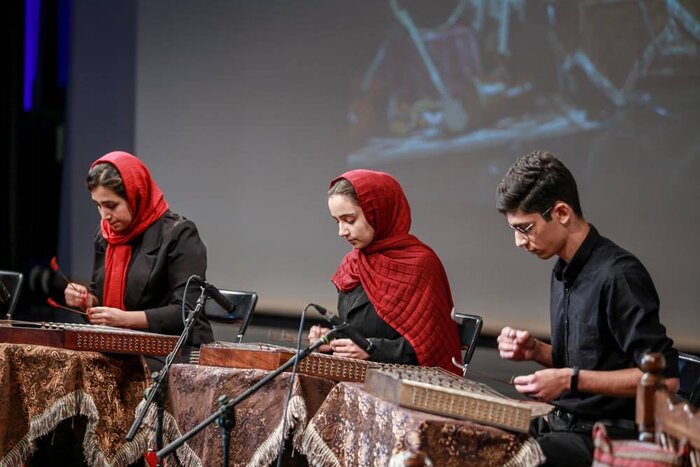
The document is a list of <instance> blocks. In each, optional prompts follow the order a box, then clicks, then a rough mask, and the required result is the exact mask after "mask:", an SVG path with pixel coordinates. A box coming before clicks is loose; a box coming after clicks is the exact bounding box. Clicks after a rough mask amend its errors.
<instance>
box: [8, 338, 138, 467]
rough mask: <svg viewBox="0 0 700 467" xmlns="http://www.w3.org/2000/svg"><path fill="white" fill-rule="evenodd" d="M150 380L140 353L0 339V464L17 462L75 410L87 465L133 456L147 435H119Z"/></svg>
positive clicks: (121, 462)
mask: <svg viewBox="0 0 700 467" xmlns="http://www.w3.org/2000/svg"><path fill="white" fill-rule="evenodd" d="M148 379H149V376H148V373H147V371H146V369H145V367H144V365H143V363H142V360H141V359H140V357H138V356H119V355H105V354H101V353H97V352H85V351H75V350H66V349H60V348H53V347H44V346H38V345H28V344H9V343H0V466H5V465H7V466H16V465H22V463H24V462H25V461H27V459H28V458H29V457H30V455H31V452H32V450H33V448H34V447H35V444H36V441H37V440H38V439H39V438H40V437H42V436H43V435H46V434H48V433H50V432H51V431H53V430H54V429H55V428H56V427H57V426H58V425H59V424H61V422H63V421H65V420H68V419H71V418H72V417H80V416H82V417H84V420H85V423H77V424H76V426H79V427H80V431H81V433H80V435H81V436H80V437H79V438H80V439H82V451H83V454H84V456H85V460H86V461H87V463H88V465H91V466H93V465H100V466H103V465H115V466H116V465H128V464H129V463H132V462H134V461H136V460H138V459H139V458H140V457H142V456H143V453H144V452H145V450H146V447H147V444H146V442H147V440H146V438H147V434H146V433H145V432H140V433H139V434H138V435H137V437H136V438H135V439H134V440H133V441H131V442H128V443H127V442H126V440H125V439H124V436H125V435H126V433H127V431H128V429H129V427H130V426H131V423H132V422H133V420H134V412H135V410H136V407H137V405H138V404H139V402H140V401H141V400H142V398H143V391H144V389H145V388H146V386H147V384H148Z"/></svg>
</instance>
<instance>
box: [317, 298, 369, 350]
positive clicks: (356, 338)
mask: <svg viewBox="0 0 700 467" xmlns="http://www.w3.org/2000/svg"><path fill="white" fill-rule="evenodd" d="M311 306H312V307H314V308H316V311H318V312H319V313H321V316H323V317H324V318H325V319H326V321H328V323H330V325H331V326H333V329H334V330H336V331H337V332H338V333H339V334H342V335H343V336H345V337H347V338H348V339H350V340H351V341H353V342H354V343H355V344H357V346H358V347H360V348H361V349H362V350H364V351H365V352H367V353H371V352H372V349H373V347H374V346H373V345H372V342H371V341H370V340H369V339H367V338H366V337H365V336H363V335H362V334H360V332H359V331H358V330H357V329H355V328H353V327H352V326H350V325H349V324H348V323H347V322H345V321H342V320H341V319H340V318H338V317H337V316H334V315H332V314H329V313H328V310H326V309H325V308H323V307H322V306H321V305H316V304H315V303H311Z"/></svg>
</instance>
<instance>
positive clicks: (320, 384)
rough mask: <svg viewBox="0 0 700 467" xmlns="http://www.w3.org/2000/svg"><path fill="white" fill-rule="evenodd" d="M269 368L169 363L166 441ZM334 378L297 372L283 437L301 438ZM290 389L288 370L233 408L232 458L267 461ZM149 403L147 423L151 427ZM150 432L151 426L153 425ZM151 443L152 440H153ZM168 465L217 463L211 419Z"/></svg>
mask: <svg viewBox="0 0 700 467" xmlns="http://www.w3.org/2000/svg"><path fill="white" fill-rule="evenodd" d="M268 374H269V372H268V371H265V370H246V369H237V368H220V367H212V366H203V365H185V364H179V365H173V366H172V367H171V369H170V374H169V378H168V398H167V402H166V405H165V414H164V429H163V435H164V442H165V444H166V445H167V444H168V443H169V442H170V441H173V440H174V439H176V438H177V437H179V436H181V435H182V434H184V433H187V432H188V431H189V430H191V429H192V428H193V427H195V426H196V425H197V424H199V423H200V422H202V421H203V420H205V419H206V418H207V417H209V416H210V415H211V414H212V413H214V412H215V411H216V410H218V409H219V404H218V398H219V396H221V395H227V396H228V397H229V398H230V399H235V398H236V397H237V396H238V395H240V394H241V393H242V392H243V391H245V390H246V389H248V388H249V387H251V386H252V385H253V384H255V383H256V382H258V381H259V380H260V379H262V378H264V377H265V376H267V375H268ZM335 384H336V383H335V382H333V381H328V380H324V379H320V378H314V377H312V376H305V375H297V377H296V379H295V382H294V386H293V390H292V398H291V400H290V403H289V409H288V412H287V422H286V432H285V433H284V436H285V438H287V437H288V436H289V435H290V434H291V435H292V437H293V438H296V440H297V444H298V443H300V442H301V434H302V433H303V430H304V428H305V427H306V424H307V423H308V420H309V419H310V418H311V417H312V416H313V415H314V414H315V413H316V411H317V410H318V408H319V407H320V406H321V404H322V403H323V400H324V398H325V396H326V395H327V394H328V393H329V392H330V391H331V389H332V388H333V386H335ZM288 389H289V373H284V374H282V375H281V376H278V377H277V378H275V379H273V380H272V381H271V382H270V383H268V384H267V385H265V386H263V387H262V388H261V389H260V390H259V391H258V392H257V393H255V394H253V395H252V396H250V397H249V398H247V399H246V400H244V401H243V402H241V403H240V404H239V405H238V406H237V407H236V410H235V420H236V426H235V427H234V428H233V430H231V447H230V450H229V459H230V464H231V465H233V466H242V465H248V466H258V465H269V464H270V463H271V462H273V461H274V460H275V458H276V457H277V454H278V452H279V445H280V442H281V441H282V415H283V413H284V403H285V401H286V398H287V391H288ZM154 420H155V410H154V409H153V408H151V410H150V411H149V415H148V417H146V420H145V423H146V424H147V425H148V426H149V427H150V428H151V429H152V428H153V427H154ZM151 432H152V431H151ZM151 443H153V440H151ZM167 461H168V462H169V465H172V464H173V463H176V464H177V465H184V466H201V465H204V466H209V465H221V461H222V453H221V430H220V428H218V427H217V426H216V425H211V426H209V427H207V428H205V429H204V430H202V431H201V432H200V433H198V434H197V435H195V436H194V437H192V438H191V439H190V440H189V441H188V442H187V443H186V444H184V445H183V446H181V447H180V448H178V449H177V450H176V452H175V453H174V455H173V456H171V457H169V458H168V459H167Z"/></svg>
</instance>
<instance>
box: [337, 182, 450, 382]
mask: <svg viewBox="0 0 700 467" xmlns="http://www.w3.org/2000/svg"><path fill="white" fill-rule="evenodd" d="M341 178H344V179H347V180H348V181H349V182H350V183H351V184H352V186H353V187H354V188H355V192H356V193H357V198H358V200H359V202H360V207H361V208H362V212H363V213H364V215H365V217H366V218H367V221H368V222H369V224H370V225H371V226H372V227H373V228H374V240H373V241H372V243H370V244H369V245H368V246H366V247H365V248H363V249H361V250H352V251H351V252H350V253H348V254H347V255H346V256H345V258H343V261H342V262H341V263H340V267H339V268H338V270H337V271H336V273H335V275H334V276H333V278H332V279H331V280H332V281H333V283H334V284H335V285H336V287H337V288H338V289H340V290H342V291H343V292H349V291H351V290H353V289H354V288H355V287H357V285H358V284H360V283H361V284H362V287H363V288H364V289H365V292H366V293H367V297H368V298H369V300H370V301H371V302H372V305H374V308H375V309H376V310H377V314H378V315H379V316H380V317H381V318H382V319H383V320H384V321H386V322H387V323H388V324H389V325H390V326H391V327H392V328H394V329H396V331H398V332H399V333H401V335H402V336H404V337H405V338H406V339H407V340H408V341H409V342H410V343H411V345H412V346H413V349H414V350H415V351H416V354H417V356H418V363H419V364H420V365H423V366H440V367H442V368H445V369H447V370H449V371H452V372H455V373H456V372H457V369H456V367H455V366H454V365H453V364H452V357H455V358H456V359H457V360H458V361H461V352H460V344H459V336H458V333H457V324H456V323H455V322H454V321H453V320H452V318H451V317H450V312H451V311H452V307H453V302H452V294H451V292H450V285H449V283H448V281H447V275H446V274H445V269H444V268H443V266H442V263H441V262H440V259H439V258H438V257H437V255H436V254H435V252H434V251H433V250H431V249H430V247H428V246H427V245H426V244H424V243H423V242H421V241H420V240H418V239H417V238H416V237H414V236H413V235H410V234H409V233H408V230H409V228H410V227H411V208H410V207H409V205H408V201H407V200H406V196H405V195H404V193H403V190H402V189H401V185H399V182H397V181H396V179H394V178H393V177H392V176H391V175H389V174H386V173H383V172H375V171H372V170H363V169H359V170H351V171H349V172H346V173H344V174H342V175H341V176H340V177H338V178H336V179H334V180H333V181H332V182H331V186H333V184H335V183H336V182H337V181H338V180H339V179H341Z"/></svg>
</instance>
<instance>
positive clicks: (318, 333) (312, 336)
mask: <svg viewBox="0 0 700 467" xmlns="http://www.w3.org/2000/svg"><path fill="white" fill-rule="evenodd" d="M328 332H330V329H329V328H324V327H322V326H311V329H310V330H309V344H310V345H313V344H314V343H315V342H316V341H317V340H319V339H320V338H322V337H323V336H324V335H325V334H326V333H328ZM316 350H318V351H319V352H324V353H330V352H331V346H330V345H328V344H324V345H322V346H321V347H319V348H318V349H316Z"/></svg>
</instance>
